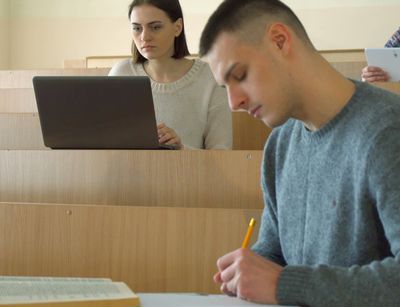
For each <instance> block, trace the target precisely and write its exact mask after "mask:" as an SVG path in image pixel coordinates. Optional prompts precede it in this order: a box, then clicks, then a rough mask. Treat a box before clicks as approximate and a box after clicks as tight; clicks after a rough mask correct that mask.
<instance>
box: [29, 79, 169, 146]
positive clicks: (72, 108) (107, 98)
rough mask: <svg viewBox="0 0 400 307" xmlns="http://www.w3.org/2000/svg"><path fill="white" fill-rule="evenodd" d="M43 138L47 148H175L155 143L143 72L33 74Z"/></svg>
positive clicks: (148, 90)
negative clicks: (122, 74) (125, 74)
mask: <svg viewBox="0 0 400 307" xmlns="http://www.w3.org/2000/svg"><path fill="white" fill-rule="evenodd" d="M33 87H34V91H35V96H36V103H37V107H38V111H39V119H40V125H41V129H42V134H43V140H44V144H45V146H47V147H50V148H52V149H175V147H174V146H168V145H160V144H159V143H158V134H157V124H156V117H155V113H154V105H153V96H152V93H151V85H150V79H149V78H148V77H138V76H137V77H108V76H60V77H59V76H51V77H50V76H49V77H44V76H36V77H34V78H33Z"/></svg>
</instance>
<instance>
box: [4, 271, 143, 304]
mask: <svg viewBox="0 0 400 307" xmlns="http://www.w3.org/2000/svg"><path fill="white" fill-rule="evenodd" d="M0 306H10V307H20V306H24V307H27V306H29V307H51V306H55V307H72V306H73V307H139V306H140V301H139V297H138V296H137V295H136V294H135V293H133V292H132V291H131V289H129V288H128V286H127V285H126V284H125V283H123V282H113V281H112V280H110V279H107V278H59V277H54V278H53V277H17V276H15V277H14V276H0Z"/></svg>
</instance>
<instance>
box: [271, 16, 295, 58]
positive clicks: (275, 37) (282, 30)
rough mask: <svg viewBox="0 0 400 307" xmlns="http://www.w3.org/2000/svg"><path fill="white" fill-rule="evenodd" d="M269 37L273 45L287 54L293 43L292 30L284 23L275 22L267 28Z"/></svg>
mask: <svg viewBox="0 0 400 307" xmlns="http://www.w3.org/2000/svg"><path fill="white" fill-rule="evenodd" d="M266 35H267V38H268V41H269V43H270V44H272V46H273V47H276V48H277V49H279V50H280V51H281V52H283V53H284V54H287V53H288V52H289V50H290V48H291V44H292V32H291V31H290V30H289V28H288V27H287V26H286V25H285V24H283V23H273V24H272V25H270V26H269V28H268V30H267V33H266Z"/></svg>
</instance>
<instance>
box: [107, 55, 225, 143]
mask: <svg viewBox="0 0 400 307" xmlns="http://www.w3.org/2000/svg"><path fill="white" fill-rule="evenodd" d="M109 76H148V75H147V73H146V72H145V70H144V69H143V65H142V64H133V63H132V60H131V59H127V60H124V61H122V62H119V63H117V64H116V65H114V67H113V68H112V69H111V71H110V73H109ZM150 80H151V79H150ZM151 87H152V93H153V99H154V108H155V113H156V119H157V122H158V123H161V122H163V123H165V124H166V125H167V126H168V127H170V128H172V129H173V130H175V132H176V133H177V134H178V135H179V137H180V138H181V140H182V143H183V144H184V146H185V147H189V148H198V149H201V148H205V149H231V148H232V118H231V111H230V109H229V105H228V99H227V94H226V91H225V90H224V89H223V88H221V87H219V86H218V85H217V83H216V82H215V79H214V77H213V75H212V73H211V70H210V68H209V66H208V65H207V63H205V62H202V61H201V60H198V59H197V60H195V61H194V63H193V66H192V68H191V69H190V70H189V71H188V72H187V73H186V74H185V75H184V76H183V77H182V78H181V79H179V80H177V81H175V82H171V83H158V82H155V81H154V80H151Z"/></svg>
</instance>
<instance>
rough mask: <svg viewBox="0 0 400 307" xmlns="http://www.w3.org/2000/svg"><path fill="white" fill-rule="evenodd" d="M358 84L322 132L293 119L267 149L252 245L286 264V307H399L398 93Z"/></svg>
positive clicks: (282, 290) (281, 288) (282, 284)
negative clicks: (262, 206) (257, 226)
mask: <svg viewBox="0 0 400 307" xmlns="http://www.w3.org/2000/svg"><path fill="white" fill-rule="evenodd" d="M356 86H357V90H356V92H355V94H354V96H353V97H352V98H351V100H350V101H349V102H348V104H347V105H346V106H345V108H344V109H343V110H342V111H341V112H340V113H339V114H338V115H337V116H336V117H335V118H334V119H333V120H331V121H330V122H329V123H328V124H326V125H325V126H324V127H322V128H321V129H320V130H318V131H316V132H310V131H308V130H307V129H306V128H305V127H304V125H303V124H302V123H301V122H300V121H296V120H290V121H288V122H287V123H286V124H285V125H283V126H281V127H279V128H277V129H275V130H274V131H273V133H272V135H271V136H270V138H269V141H268V143H267V145H266V147H265V156H264V162H263V169H262V187H263V191H264V198H265V209H264V212H263V216H262V223H261V229H260V235H259V239H258V241H257V243H256V244H255V245H254V246H253V250H255V251H256V252H257V253H259V254H260V255H263V256H264V257H267V258H269V259H272V260H273V261H275V262H277V263H279V264H281V265H284V266H285V268H284V270H283V272H282V274H281V276H280V279H279V283H278V293H277V296H278V301H279V303H280V304H288V305H289V304H290V305H306V306H318V307H320V306H341V307H343V306H346V307H347V306H365V307H366V306H384V307H389V306H400V97H399V96H396V95H394V94H391V93H389V92H386V91H383V90H380V89H378V88H375V87H374V86H372V85H368V84H364V83H359V82H356Z"/></svg>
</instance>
